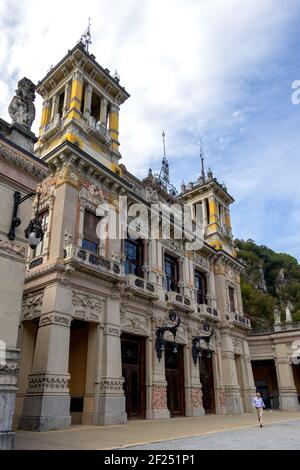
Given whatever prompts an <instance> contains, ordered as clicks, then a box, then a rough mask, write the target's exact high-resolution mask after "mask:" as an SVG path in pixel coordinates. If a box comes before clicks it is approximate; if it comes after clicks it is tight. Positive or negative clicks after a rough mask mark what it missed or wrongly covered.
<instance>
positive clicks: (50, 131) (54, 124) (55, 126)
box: [41, 114, 62, 139]
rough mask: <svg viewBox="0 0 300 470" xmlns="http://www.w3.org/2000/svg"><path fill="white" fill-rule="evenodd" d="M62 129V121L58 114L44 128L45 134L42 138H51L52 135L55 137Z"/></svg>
mask: <svg viewBox="0 0 300 470" xmlns="http://www.w3.org/2000/svg"><path fill="white" fill-rule="evenodd" d="M61 127H62V119H61V117H60V115H59V114H56V115H55V116H54V118H53V119H52V120H51V121H49V122H48V123H47V124H46V125H45V127H44V128H43V133H42V136H41V138H42V139H44V138H47V139H48V138H49V137H51V136H52V135H55V134H56V132H58V131H60V130H61Z"/></svg>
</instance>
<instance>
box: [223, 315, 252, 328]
mask: <svg viewBox="0 0 300 470" xmlns="http://www.w3.org/2000/svg"><path fill="white" fill-rule="evenodd" d="M226 318H227V320H230V321H232V322H233V323H234V324H235V325H237V326H239V327H242V328H246V329H247V330H251V322H250V320H249V318H248V317H245V316H244V315H241V314H240V313H235V312H231V313H230V314H229V315H228V314H227V315H226Z"/></svg>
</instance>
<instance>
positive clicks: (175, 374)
mask: <svg viewBox="0 0 300 470" xmlns="http://www.w3.org/2000/svg"><path fill="white" fill-rule="evenodd" d="M165 368H166V380H167V403H168V409H169V411H170V415H171V418H172V417H173V416H184V411H185V403H184V366H183V346H181V345H177V353H174V352H173V345H172V344H169V343H167V344H166V347H165Z"/></svg>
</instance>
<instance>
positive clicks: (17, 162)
mask: <svg viewBox="0 0 300 470" xmlns="http://www.w3.org/2000/svg"><path fill="white" fill-rule="evenodd" d="M0 158H3V159H4V160H6V161H8V162H9V163H11V164H13V165H14V166H16V167H18V168H21V169H22V170H23V171H25V172H26V173H29V174H30V175H31V176H34V177H36V178H38V179H39V180H41V179H43V178H45V177H46V176H47V174H48V169H46V168H42V167H40V166H39V165H38V163H37V162H34V161H29V160H28V158H26V157H25V156H22V155H21V154H20V153H17V152H15V151H14V150H13V149H11V148H9V147H7V146H5V145H3V144H2V143H1V142H0Z"/></svg>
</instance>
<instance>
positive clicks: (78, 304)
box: [72, 291, 104, 323]
mask: <svg viewBox="0 0 300 470" xmlns="http://www.w3.org/2000/svg"><path fill="white" fill-rule="evenodd" d="M72 303H73V308H74V311H73V317H74V318H78V319H81V320H85V321H93V322H97V323H102V321H103V309H104V299H102V298H101V297H98V296H96V295H91V294H89V293H87V292H81V291H73V298H72Z"/></svg>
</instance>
